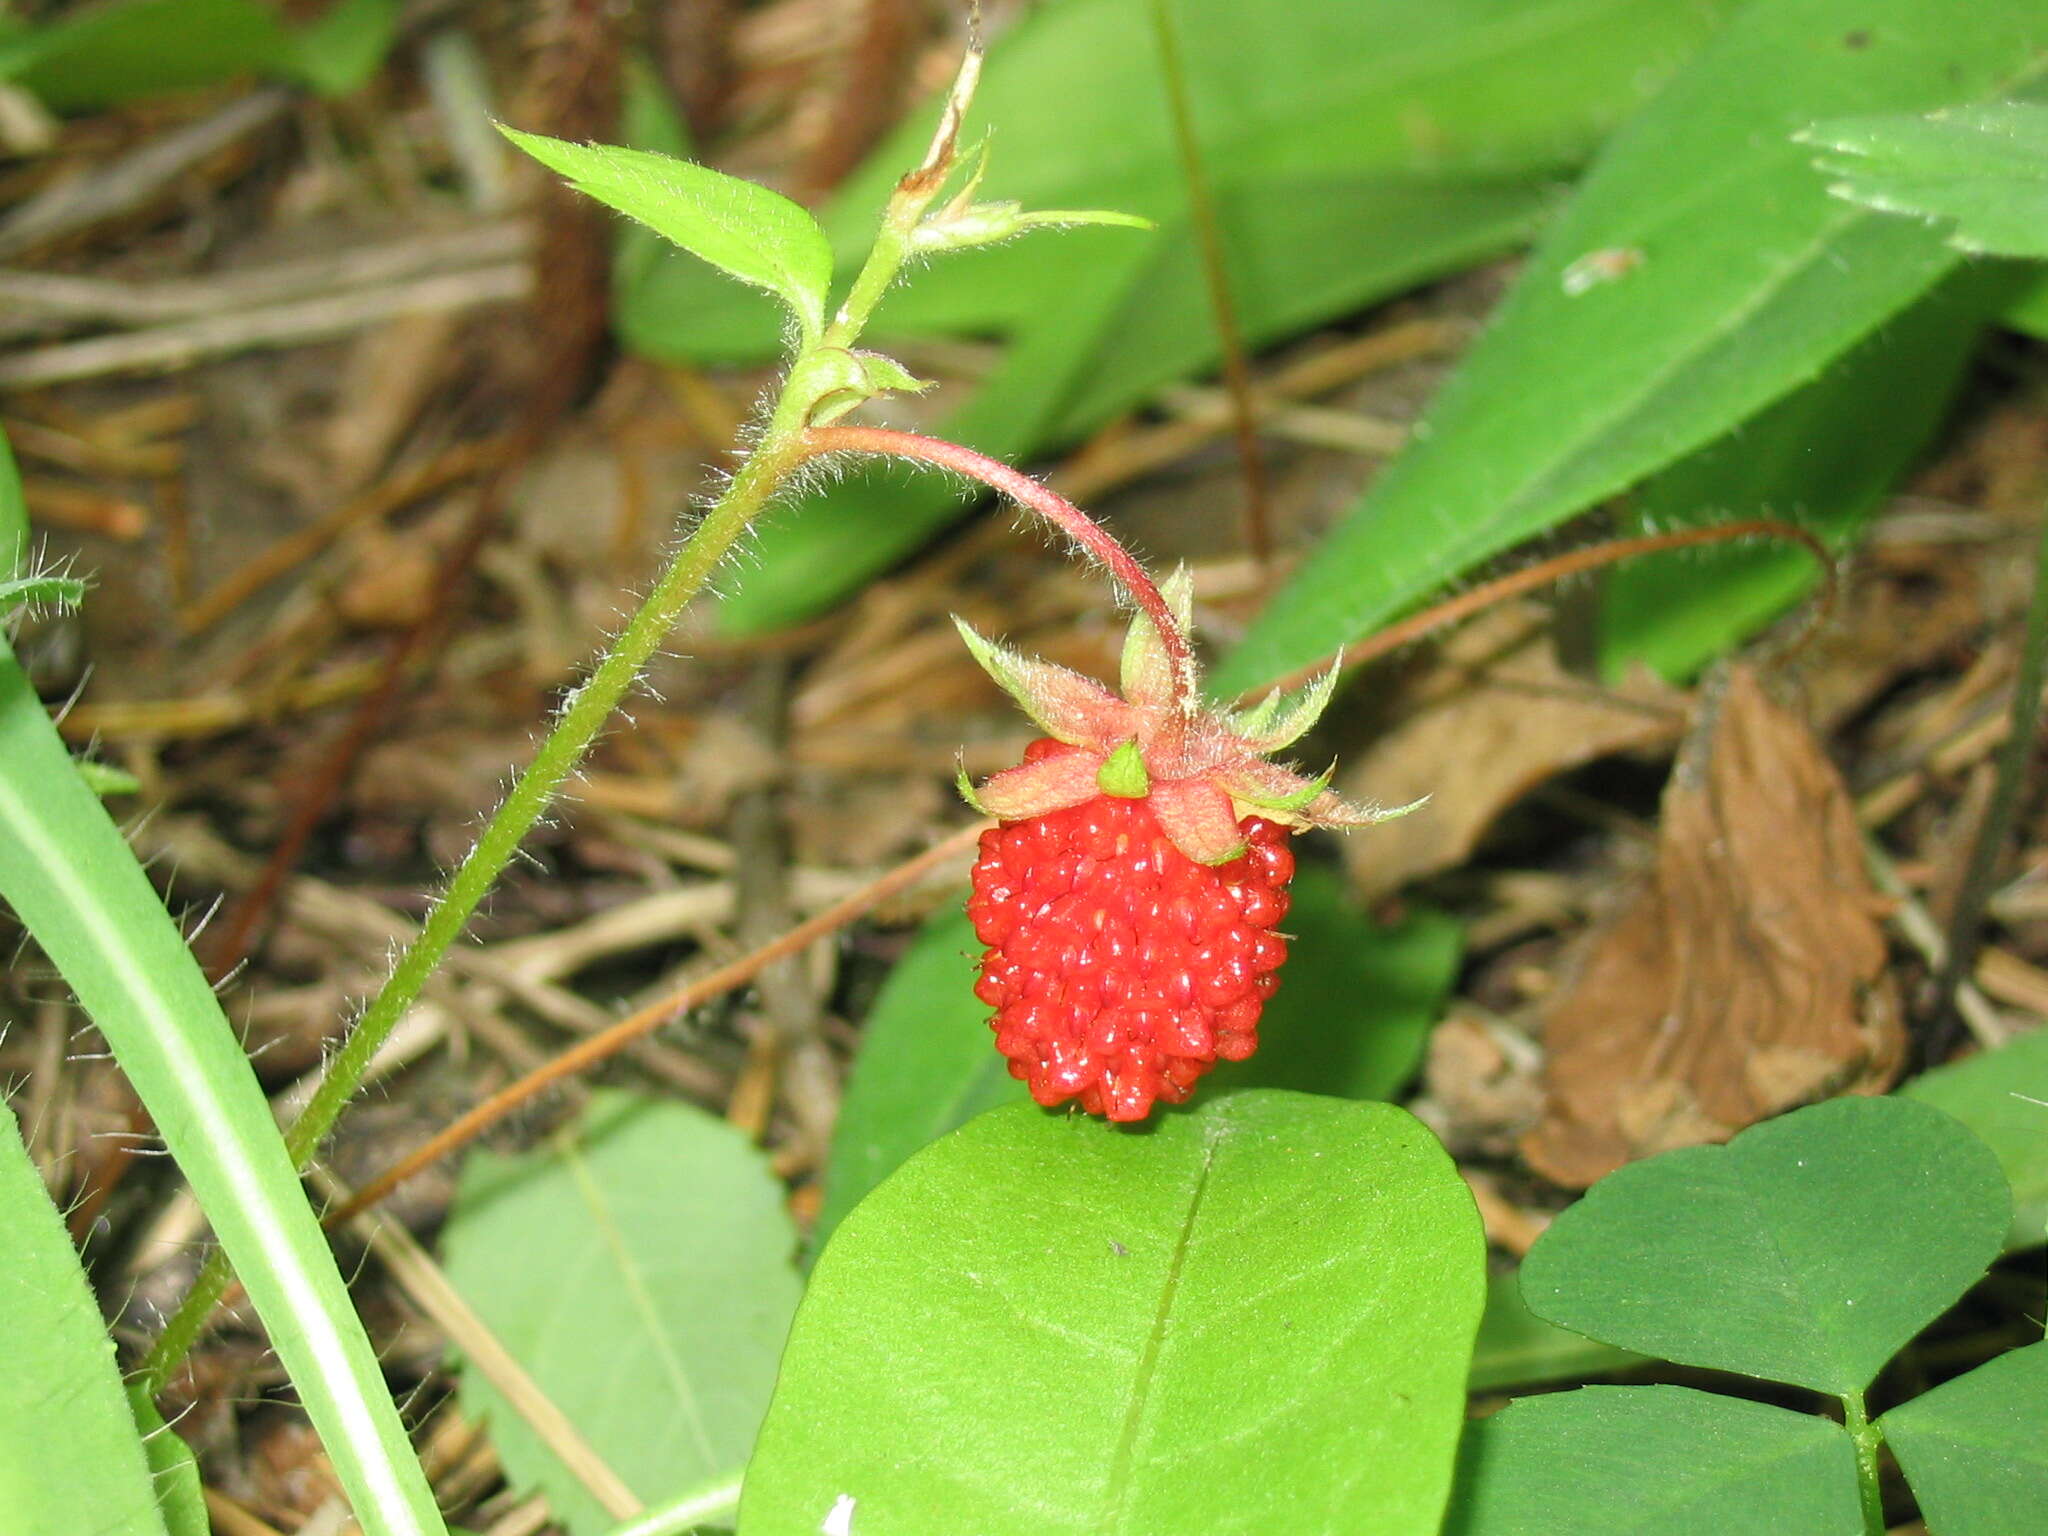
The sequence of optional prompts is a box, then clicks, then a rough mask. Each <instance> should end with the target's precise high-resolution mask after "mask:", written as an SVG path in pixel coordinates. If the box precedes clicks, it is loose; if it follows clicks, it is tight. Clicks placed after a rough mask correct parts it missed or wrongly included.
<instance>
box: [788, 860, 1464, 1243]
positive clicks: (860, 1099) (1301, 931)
mask: <svg viewBox="0 0 2048 1536" xmlns="http://www.w3.org/2000/svg"><path fill="white" fill-rule="evenodd" d="M1292 897H1293V906H1292V907H1291V909H1290V910H1289V912H1288V914H1287V921H1286V924H1285V927H1286V929H1287V931H1288V933H1289V934H1291V935H1293V942H1292V944H1291V945H1290V953H1289V957H1288V960H1287V964H1286V966H1285V968H1284V969H1283V970H1282V971H1281V972H1280V990H1279V991H1278V992H1276V993H1275V994H1274V995H1273V997H1272V999H1271V1000H1270V1001H1269V1002H1268V1003H1267V1004H1266V1009H1265V1013H1264V1014H1263V1015H1262V1016H1261V1018H1260V1020H1259V1041H1260V1044H1259V1049H1258V1051H1257V1053H1256V1054H1254V1055H1253V1056H1252V1057H1251V1058H1250V1059H1249V1060H1246V1061H1240V1062H1225V1063H1222V1064H1219V1065H1218V1066H1217V1068H1216V1069H1215V1070H1214V1071H1213V1072H1212V1073H1210V1075H1209V1076H1208V1078H1206V1079H1205V1080H1204V1081H1203V1083H1202V1086H1201V1087H1200V1088H1199V1089H1198V1090H1197V1092H1198V1093H1199V1094H1201V1095H1203V1096H1207V1095H1210V1094H1214V1093H1218V1092H1222V1091H1225V1090H1227V1089H1230V1088H1297V1089H1301V1090H1302V1091H1304V1092H1310V1093H1325V1094H1334V1095H1337V1096H1339V1097H1343V1098H1352V1099H1385V1098H1392V1097H1393V1096H1394V1095H1395V1094H1396V1093H1397V1092H1399V1091H1400V1089H1401V1087H1402V1085H1403V1084H1405V1083H1406V1082H1407V1081H1408V1080H1409V1079H1410V1078H1411V1077H1413V1076H1414V1074H1415V1070H1416V1068H1417V1067H1418V1066H1419V1065H1420V1063H1421V1060H1422V1052H1423V1048H1424V1046H1425V1044H1426V1043H1427V1041H1428V1039H1429V1031H1430V1028H1431V1026H1432V1025H1434V1024H1435V1022H1436V1020H1437V1018H1438V1016H1439V1015H1440V1014H1441V1013H1442V1011H1443V1002H1444V998H1445V997H1446V996H1447V995H1448V993H1449V991H1450V986H1451V983H1452V982H1453V981H1454V980H1455V979H1456V977H1457V974H1458V964H1459V959H1460V956H1461V954H1462V952H1463V947H1464V943H1463V941H1464V932H1463V929H1462V927H1461V926H1460V925H1459V924H1458V923H1457V922H1456V921H1455V920H1454V919H1452V918H1451V917H1449V916H1448V915H1446V914H1443V913H1440V912H1433V911H1430V910H1428V909H1426V908H1414V909H1412V910H1411V911H1410V913H1409V915H1408V916H1407V918H1406V919H1405V920H1404V921H1402V922H1401V923H1399V924H1396V925H1395V926H1393V927H1380V926H1378V925H1377V924H1374V923H1372V922H1370V921H1369V920H1368V919H1367V918H1366V917H1365V915H1364V914H1363V913H1361V912H1359V911H1358V910H1357V909H1356V908H1355V907H1353V906H1352V905H1351V904H1350V903H1349V902H1348V901H1347V900H1346V899H1345V897H1344V892H1343V886H1342V882H1341V881H1340V880H1339V879H1338V877H1337V876H1336V875H1335V874H1334V873H1333V872H1331V871H1329V870H1324V869H1319V868H1316V867H1313V866H1310V867H1307V868H1304V869H1303V870H1302V871H1301V872H1300V874H1298V875H1297V876H1296V877H1295V881H1294V886H1293V889H1292ZM981 948H982V946H981V944H980V943H979V942H978V941H977V940H976V939H975V937H974V929H973V928H972V926H970V925H969V923H968V921H967V917H966V914H964V913H962V912H960V911H959V910H958V909H957V908H948V909H947V910H946V911H944V912H941V913H940V914H938V915H937V916H936V917H934V918H932V920H931V921H930V922H928V923H927V924H926V925H925V927H924V930H923V931H922V932H921V933H920V934H919V935H918V937H917V940H916V942H915V943H914V944H912V945H911V947H910V949H909V950H908V951H907V952H906V953H905V955H904V957H903V958H902V959H901V960H900V961H898V962H897V964H896V969H895V970H893V971H891V972H890V973H889V980H888V981H887V983H886V984H885V985H884V986H883V988H882V991H881V993H880V995H879V996H878V997H877V998H876V999H875V1006H874V1008H873V1009H872V1010H871V1011H870V1013H869V1014H868V1018H867V1022H866V1024H865V1025H864V1026H863V1030H862V1036H861V1048H860V1054H859V1055H858V1056H856V1057H855V1058H854V1064H853V1075H852V1077H851V1078H850V1080H849V1081H848V1083H847V1087H846V1098H845V1101H844V1102H843V1103H842V1105H841V1106H840V1111H839V1127H838V1130H837V1132H836V1133H835V1134H834V1136H833V1140H832V1156H831V1158H830V1160H829V1162H828V1163H827V1166H826V1174H825V1201H824V1205H823V1208H822V1209H821V1211H820V1212H819V1215H818V1224H817V1227H816V1229H815V1231H814V1233H813V1237H812V1246H813V1248H814V1249H816V1248H817V1247H820V1246H822V1245H823V1243H824V1241H825V1239H826V1238H827V1237H829V1236H830V1235H831V1233H832V1230H833V1228H834V1227H836V1226H838V1224H839V1222H840V1221H841V1220H842V1219H843V1218H844V1217H845V1215H846V1213H847V1212H848V1211H850V1210H852V1209H853V1208H854V1206H855V1205H856V1204H857V1203H859V1201H860V1200H861V1199H863V1198H864V1197H865V1196H866V1195H867V1193H868V1191H870V1190H871V1189H873V1188H874V1187H875V1186H876V1185H877V1184H879V1183H881V1182H882V1180H883V1179H884V1178H886V1177H887V1176H888V1175H889V1174H890V1173H892V1172H893V1171H894V1170H895V1169H896V1168H897V1167H898V1166H899V1165H900V1164H901V1163H902V1162H903V1160H904V1159H905V1158H907V1157H909V1156H910V1155H911V1153H913V1152H915V1151H917V1150H918V1148H920V1147H923V1146H926V1145H928V1144H929V1143H930V1142H932V1141H935V1140H937V1139H938V1138H939V1137H940V1136H942V1135H944V1134H945V1133H946V1132H947V1131H950V1130H952V1129H953V1128H954V1127H956V1126H959V1125H964V1124H965V1123H966V1122H967V1121H969V1120H971V1119H972V1118H973V1117H974V1116H975V1115H977V1114H979V1113H980V1112H981V1111H982V1110H984V1109H988V1108H991V1107H993V1106H995V1105H997V1104H1007V1103H1022V1102H1025V1100H1026V1098H1027V1095H1026V1094H1025V1091H1024V1085H1023V1084H1022V1083H1020V1082H1018V1081H1016V1079H1014V1078H1012V1077H1011V1076H1010V1074H1009V1069H1008V1063H1006V1062H1005V1061H1004V1059H1003V1057H1002V1056H1001V1055H1000V1054H999V1053H998V1052H997V1051H996V1048H995V1042H994V1040H993V1038H992V1037H991V1035H990V1032H989V1027H988V1019H989V1010H988V1007H987V1005H985V1004H984V1003H982V1002H981V1001H980V1000H979V999H977V998H976V997H975V996H974V974H975V966H976V964H977V963H978V961H979V958H980V955H981Z"/></svg>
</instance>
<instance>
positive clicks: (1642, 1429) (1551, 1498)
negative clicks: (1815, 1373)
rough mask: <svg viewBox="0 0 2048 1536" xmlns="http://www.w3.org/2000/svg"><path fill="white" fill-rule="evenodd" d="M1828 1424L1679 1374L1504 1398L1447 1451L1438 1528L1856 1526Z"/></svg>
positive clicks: (1682, 1534)
mask: <svg viewBox="0 0 2048 1536" xmlns="http://www.w3.org/2000/svg"><path fill="white" fill-rule="evenodd" d="M1862 1530H1863V1516H1862V1512H1861V1510H1860V1508H1859V1506H1858V1503H1857V1497H1856V1459H1855V1451H1854V1448H1853V1447H1852V1446H1851V1444H1850V1441H1849V1436H1848V1435H1847V1434H1846V1433H1845V1432H1844V1431H1843V1429H1842V1427H1841V1426H1840V1425H1839V1424H1836V1423H1833V1422H1831V1421H1830V1420H1827V1419H1821V1418H1815V1417H1813V1416H1812V1415H1810V1414H1804V1413H1793V1412H1791V1411H1790V1410H1789V1409H1785V1408H1774V1407H1772V1406H1771V1405H1770V1404H1768V1403H1751V1402H1746V1401H1744V1400H1743V1399H1741V1398H1735V1397H1720V1396H1717V1395H1715V1394H1714V1393H1711V1392H1695V1391H1693V1390H1692V1389H1691V1388H1689V1387H1583V1388H1581V1389H1580V1390H1578V1391H1576V1392H1558V1393H1553V1394H1551V1395H1549V1396H1546V1397H1531V1398H1526V1399H1524V1400H1522V1401H1521V1402H1517V1403H1511V1404H1509V1405H1508V1406H1507V1407H1506V1408H1504V1409H1502V1410H1501V1411H1500V1412H1499V1413H1496V1414H1494V1415H1493V1416H1492V1417H1491V1418H1488V1419H1483V1420H1481V1421H1480V1422H1479V1423H1477V1424H1475V1425H1473V1426H1472V1427H1471V1429H1469V1430H1468V1431H1467V1432H1466V1434H1465V1443H1464V1445H1463V1446H1461V1447H1460V1448H1459V1451H1458V1481H1457V1487H1456V1490H1455V1492H1453V1494H1452V1495H1451V1510H1450V1516H1449V1518H1448V1519H1447V1520H1446V1521H1445V1522H1444V1532H1445V1536H1595V1533H1606V1532H1618V1531H1626V1532H1628V1533H1629V1536H1698V1533H1700V1532H1703V1531H1729V1532H1733V1531H1748V1532H1766V1531H1770V1532H1785V1533H1788V1536H1789V1533H1792V1532H1797V1533H1798V1536H1860V1533H1861V1532H1862Z"/></svg>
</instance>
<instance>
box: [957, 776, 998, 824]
mask: <svg viewBox="0 0 2048 1536" xmlns="http://www.w3.org/2000/svg"><path fill="white" fill-rule="evenodd" d="M953 787H954V788H955V789H957V790H959V791H960V798H961V799H962V800H965V801H966V802H967V805H968V808H969V809H970V810H972V811H974V813H975V814H976V815H979V816H986V815H988V814H989V811H988V807H987V806H985V805H983V804H982V803H981V796H980V795H979V794H977V793H975V789H974V780H972V779H970V778H969V777H967V769H966V767H965V766H964V765H961V766H956V767H955V768H954V769H953Z"/></svg>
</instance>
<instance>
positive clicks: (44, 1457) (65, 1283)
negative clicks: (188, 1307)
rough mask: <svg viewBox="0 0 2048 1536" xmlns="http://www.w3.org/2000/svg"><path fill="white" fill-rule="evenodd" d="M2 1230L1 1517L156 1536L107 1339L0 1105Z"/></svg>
mask: <svg viewBox="0 0 2048 1536" xmlns="http://www.w3.org/2000/svg"><path fill="white" fill-rule="evenodd" d="M0 1232H5V1233H6V1234H7V1243H6V1257H5V1260H4V1265H0V1339H5V1340H7V1368H6V1369H5V1370H4V1371H0V1510H4V1511H5V1512H6V1516H7V1520H8V1523H9V1525H10V1526H11V1527H14V1528H17V1529H20V1530H23V1531H34V1532H36V1533H37V1536H165V1533H164V1523H163V1519H162V1517H161V1516H160V1515H159V1514H158V1512H157V1501H156V1495H155V1494H154V1493H153V1492H152V1491H151V1485H150V1474H149V1466H148V1463H147V1462H146V1461H145V1459H144V1457H143V1451H142V1441H141V1439H140V1438H139V1437H138V1435H137V1433H136V1428H135V1421H134V1419H133V1418H131V1417H130V1415H129V1412H128V1404H127V1401H126V1399H125V1398H124V1397H123V1396H122V1392H121V1377H120V1373H119V1372H118V1371H116V1370H115V1369H114V1341H113V1340H112V1339H110V1338H109V1337H107V1330H106V1327H105V1325H104V1324H103V1323H102V1322H101V1321H100V1309H99V1305H98V1303H97V1302H95V1301H94V1299H93V1295H92V1292H91V1290H90V1289H88V1288H87V1286H86V1283H85V1275H84V1272H83V1271H81V1270H80V1268H79V1266H78V1254H77V1253H76V1252H75V1251H74V1250H73V1248H72V1246H71V1239H70V1237H69V1236H68V1235H67V1234H66V1233H65V1231H64V1223H63V1221H62V1219H61V1218H59V1216H58V1215H57V1211H56V1208H55V1207H54V1206H52V1205H51V1204H50V1197H49V1195H48V1194H46V1193H45V1192H44V1190H43V1181H42V1179H41V1177H40V1176H39V1175H38V1174H37V1173H36V1168H35V1164H34V1163H33V1162H31V1161H30V1160H29V1155H28V1149H27V1148H26V1147H24V1146H23V1145H22V1142H21V1131H20V1128H19V1127H18V1126H17V1125H16V1124H15V1120H14V1113H13V1110H12V1109H11V1108H10V1107H9V1106H8V1105H7V1104H6V1103H5V1102H4V1101H0Z"/></svg>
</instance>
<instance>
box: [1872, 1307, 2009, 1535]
mask: <svg viewBox="0 0 2048 1536" xmlns="http://www.w3.org/2000/svg"><path fill="white" fill-rule="evenodd" d="M1879 1423H1880V1425H1881V1426H1882V1427H1883V1429H1884V1436H1885V1440H1886V1441H1887V1442H1888V1443H1889V1444H1890V1445H1891V1448H1892V1454H1893V1455H1895V1456H1897V1457H1898V1459H1899V1467H1900V1469H1901V1470H1902V1471H1904V1472H1905V1474H1906V1481H1907V1482H1908V1483H1910V1484H1911V1485H1912V1487H1913V1496H1914V1497H1915V1498H1917V1499H1918V1500H1919V1501H1920V1513H1921V1515H1922V1516H1923V1517H1925V1519H1926V1522H1927V1529H1928V1530H1929V1531H1930V1532H1932V1533H1933V1536H2010V1533H2012V1532H2014V1531H2023V1530H2032V1529H2033V1528H2034V1527H2035V1526H2038V1525H2041V1524H2043V1523H2044V1522H2048V1433H2044V1432H2043V1430H2044V1427H2048V1344H2029V1345H2028V1346H2027V1347H2026V1348H2024V1349H2015V1350H2011V1351H2009V1352H2007V1353H2006V1354H2003V1355H2000V1356H1999V1357H1998V1358H1997V1359H1996V1360H1993V1361H1990V1362H1989V1363H1988V1364H1985V1365H1980V1366H1978V1367H1977V1369H1976V1370H1974V1371H1971V1372H1970V1373H1969V1374H1968V1375H1967V1376H1958V1377H1957V1378H1956V1379H1955V1380H1953V1381H1949V1382H1944V1383H1943V1384H1942V1385H1941V1386H1938V1387H1936V1388H1935V1389H1934V1390H1933V1391H1932V1392H1928V1393H1925V1394H1924V1395H1922V1396H1920V1397H1916V1398H1914V1399H1913V1400H1912V1401H1911V1402H1910V1403H1906V1404H1903V1405H1901V1406H1900V1407H1897V1408H1894V1409H1893V1410H1892V1411H1891V1412H1890V1413H1888V1414H1886V1415H1885V1416H1884V1417H1883V1418H1882V1419H1881V1420H1880V1421H1879Z"/></svg>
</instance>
